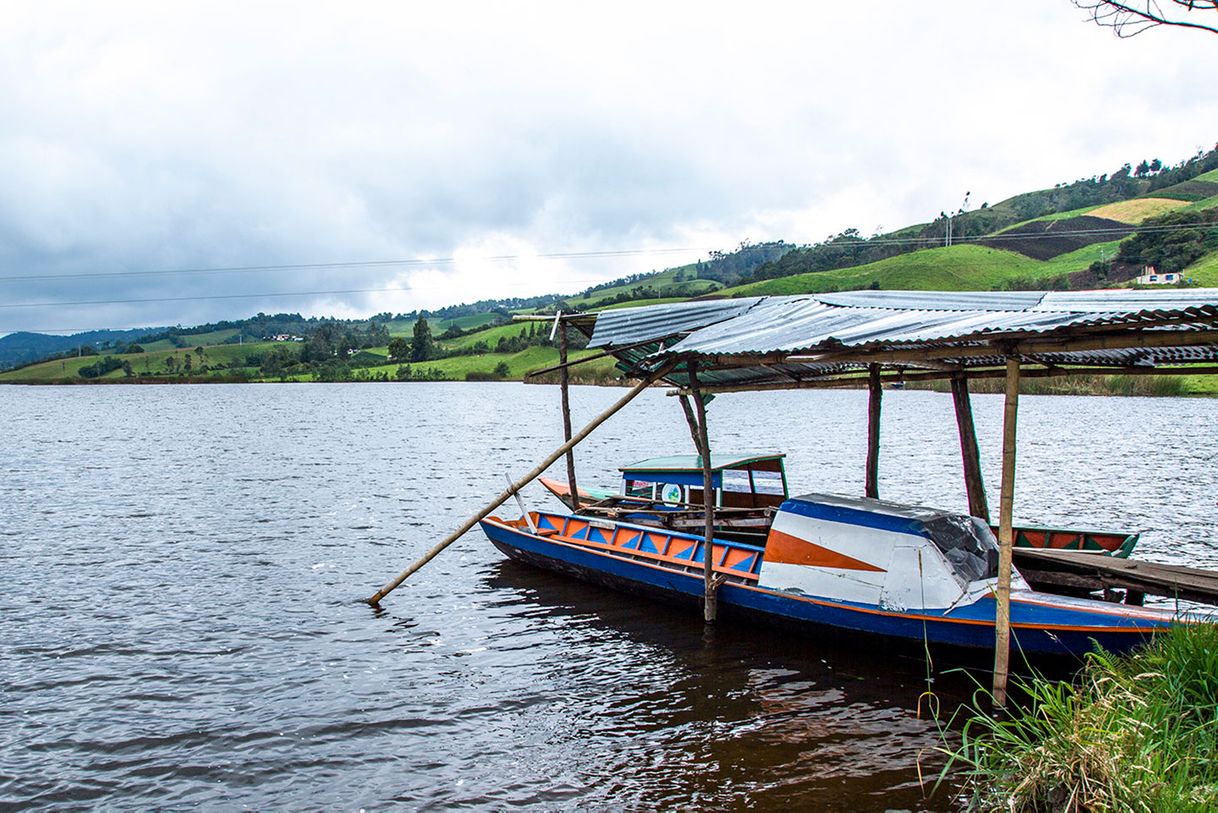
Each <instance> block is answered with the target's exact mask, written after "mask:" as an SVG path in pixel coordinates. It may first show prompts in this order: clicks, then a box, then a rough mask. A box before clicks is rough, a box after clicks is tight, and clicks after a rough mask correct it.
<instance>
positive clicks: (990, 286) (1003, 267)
mask: <svg viewBox="0 0 1218 813" xmlns="http://www.w3.org/2000/svg"><path fill="white" fill-rule="evenodd" d="M1118 245H1119V241H1112V242H1108V243H1096V244H1093V245H1090V246H1086V247H1084V248H1081V249H1078V250H1077V251H1073V252H1070V253H1068V254H1062V255H1060V256H1058V257H1054V258H1053V259H1051V260H1033V259H1032V258H1030V257H1025V256H1024V255H1022V254H1017V253H1015V252H1013V251H1003V250H1001V249H996V248H988V247H986V246H975V245H956V246H951V247H950V248H929V249H923V250H921V251H915V252H912V253H910V254H901V255H899V256H896V257H890V258H888V259H886V260H880V261H879V262H874V263H868V264H866V265H859V266H855V267H853V268H841V269H837V270H834V271H819V272H816V273H812V274H799V275H796V276H792V277H780V278H778V279H772V280H765V281H764V282H755V283H752V284H749V285H741V286H738V287H736V288H728V289H725V290H724V291H722V293H723V294H724V295H727V296H762V295H766V294H811V293H828V292H831V291H851V290H859V289H862V288H872V287H876V288H882V289H885V290H916V291H993V290H1000V289H1004V288H1012V287H1023V288H1033V287H1036V283H1037V282H1038V281H1040V282H1044V281H1051V280H1055V279H1057V278H1059V277H1061V276H1063V275H1065V274H1071V273H1075V272H1078V271H1083V270H1086V268H1087V267H1088V266H1090V265H1091V263H1093V262H1096V261H1097V260H1099V259H1100V256H1101V253H1102V252H1106V253H1107V256H1108V257H1111V256H1112V255H1113V254H1114V253H1115V252H1116V248H1117V246H1118Z"/></svg>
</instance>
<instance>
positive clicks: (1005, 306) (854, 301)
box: [816, 291, 1045, 311]
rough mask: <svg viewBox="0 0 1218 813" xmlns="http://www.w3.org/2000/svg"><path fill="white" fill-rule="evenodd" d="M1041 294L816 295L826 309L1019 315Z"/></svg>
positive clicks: (1038, 299)
mask: <svg viewBox="0 0 1218 813" xmlns="http://www.w3.org/2000/svg"><path fill="white" fill-rule="evenodd" d="M1044 297H1045V292H1044V291H845V292H842V293H836V294H817V295H816V298H817V299H819V300H820V301H821V302H824V303H825V304H826V305H838V306H840V307H845V308H896V309H898V310H923V311H977V310H985V311H1021V310H1027V309H1028V308H1031V307H1034V306H1035V305H1037V304H1038V303H1039V302H1040V301H1041V300H1042V299H1044Z"/></svg>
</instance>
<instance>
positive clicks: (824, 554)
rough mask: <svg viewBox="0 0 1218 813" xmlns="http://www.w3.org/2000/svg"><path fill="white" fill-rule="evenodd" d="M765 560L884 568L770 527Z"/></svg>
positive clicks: (880, 571) (791, 563) (875, 568)
mask: <svg viewBox="0 0 1218 813" xmlns="http://www.w3.org/2000/svg"><path fill="white" fill-rule="evenodd" d="M765 560H766V561H767V562H777V563H781V564H786V565H811V566H812V567H836V568H838V569H840V570H867V571H871V572H873V573H883V572H884V568H882V567H876V566H875V565H873V564H871V563H869V562H864V561H863V560H861V559H855V558H854V557H853V556H847V555H846V554H844V553H838V552H837V551H835V550H830V549H829V548H826V547H823V546H821V545H817V544H814V543H812V542H809V541H808V540H806V539H800V538H799V537H798V536H791V535H790V534H784V533H783V532H782V531H775V530H774V529H772V528H771V529H770V536H769V539H767V540H766V544H765Z"/></svg>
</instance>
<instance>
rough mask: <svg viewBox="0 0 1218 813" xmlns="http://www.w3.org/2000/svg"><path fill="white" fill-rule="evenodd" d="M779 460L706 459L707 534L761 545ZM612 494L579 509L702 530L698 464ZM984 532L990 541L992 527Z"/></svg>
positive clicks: (771, 456)
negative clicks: (710, 509) (711, 528)
mask: <svg viewBox="0 0 1218 813" xmlns="http://www.w3.org/2000/svg"><path fill="white" fill-rule="evenodd" d="M785 457H786V455H785V454H783V453H781V452H744V453H739V454H717V453H715V454H712V455H711V485H712V488H714V495H713V499H712V502H713V503H714V505H715V528H716V529H717V530H718V531H720V532H722V533H723V534H724V535H725V536H726V537H727V538H730V539H736V540H739V541H749V537H750V535H751V536H753V537H754V539H753V541H756V542H759V543H760V542H762V541H763V540H764V539H765V533H766V529H768V527H769V524H770V522H771V520H772V518H773V513H774V510H775V509H776V508H777V507H778V506H779V505H780V504H781V503H782V502H783V501H784V500H786V499H787V497H788V496H789V486H788V483H787V472H786V466H785ZM619 471H621V473H622V474H621V481H620V483H619V484H618V488H616V489H608V488H581V489H580V490H579V510H580V511H581V512H582V513H585V514H588V515H591V516H595V517H607V518H611V519H625V520H627V521H630V522H638V523H642V524H644V525H661V526H663V527H665V528H670V529H672V530H700V529H701V528H702V526H703V524H704V523H703V511H704V508H703V499H702V458H700V457H699V456H698V455H690V454H678V455H668V456H666V457H654V458H648V459H646V460H640V461H639V462H637V463H631V464H629V465H626V466H622V467H621V468H620V469H619ZM537 481H538V482H539V483H541V485H542V486H544V487H545V488H546V490H547V491H549V492H550V493H551V494H553V495H554V496H555V497H557V498H558V499H559V500H561V501H562V503H563V504H564V505H566V506H567V507H568V508H575V507H576V505H575V501H574V500H573V499H572V497H571V487H570V485H568V484H567V482H566V481H565V480H558V479H554V478H549V477H539V478H538V480H537ZM990 529H991V530H992V531H993V532H994V533H995V534H997V533H998V528H997V526H995V525H991V526H990ZM1140 536H1141V534H1139V533H1137V532H1132V533H1131V532H1127V531H1113V530H1097V529H1078V528H1051V527H1042V526H1031V525H1028V526H1020V527H1016V528H1015V529H1014V539H1013V543H1014V546H1015V547H1016V548H1026V549H1036V550H1068V551H1079V552H1082V553H1094V554H1097V555H1100V556H1115V557H1117V558H1120V559H1126V558H1128V557H1129V555H1130V554H1131V553H1132V552H1133V550H1134V547H1135V546H1136V545H1137V544H1138V539H1139V538H1140Z"/></svg>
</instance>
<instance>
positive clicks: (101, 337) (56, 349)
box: [0, 327, 166, 370]
mask: <svg viewBox="0 0 1218 813" xmlns="http://www.w3.org/2000/svg"><path fill="white" fill-rule="evenodd" d="M165 330H166V328H163V327H149V328H139V329H137V330H90V331H88V332H85V333H73V334H72V335H71V336H54V335H51V334H48V333H29V332H26V331H20V332H18V333H10V334H8V335H7V336H4V337H0V370H7V369H9V368H12V367H19V366H21V365H22V364H29V363H30V362H33V361H38V360H39V359H45V358H48V357H49V356H53V355H56V354H58V353H66V352H68V351H69V350H75V349H76V348H78V347H81V346H87V347H92V348H94V349H101V348H102V347H103V346H105V345H106V344H107V343H109V344H111V345H113V344H119V343H122V344H130V343H131V342H133V341H139V340H140V339H142V338H144V337H145V336H149V335H152V334H154V333H162V332H164V331H165Z"/></svg>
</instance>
